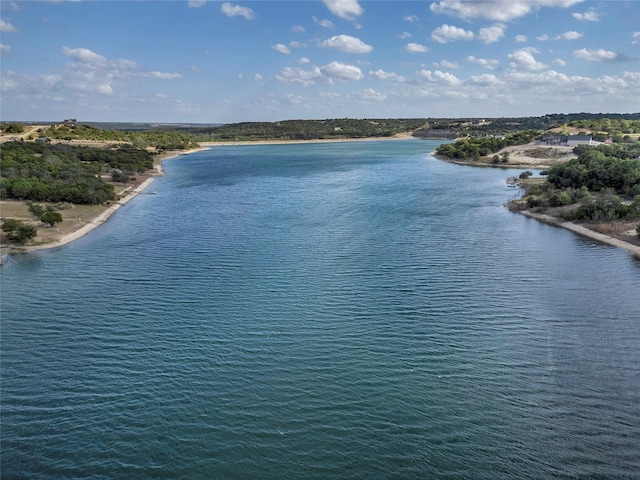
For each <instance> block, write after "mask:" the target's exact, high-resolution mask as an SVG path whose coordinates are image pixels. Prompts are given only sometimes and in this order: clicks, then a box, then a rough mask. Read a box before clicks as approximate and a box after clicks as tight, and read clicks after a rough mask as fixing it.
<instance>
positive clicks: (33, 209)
mask: <svg viewBox="0 0 640 480" xmlns="http://www.w3.org/2000/svg"><path fill="white" fill-rule="evenodd" d="M27 206H28V207H29V213H30V214H31V215H33V216H34V217H36V218H40V217H42V215H43V214H44V212H45V209H44V208H43V207H42V205H39V204H37V203H33V202H32V201H28V202H27Z"/></svg>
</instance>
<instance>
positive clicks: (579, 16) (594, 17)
mask: <svg viewBox="0 0 640 480" xmlns="http://www.w3.org/2000/svg"><path fill="white" fill-rule="evenodd" d="M572 15H573V18H575V19H576V20H580V21H581V22H599V21H600V14H599V13H598V12H596V11H595V9H593V8H589V9H588V10H587V11H586V12H584V13H578V12H575V13H573V14H572Z"/></svg>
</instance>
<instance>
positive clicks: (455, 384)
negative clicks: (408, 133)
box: [0, 140, 640, 479]
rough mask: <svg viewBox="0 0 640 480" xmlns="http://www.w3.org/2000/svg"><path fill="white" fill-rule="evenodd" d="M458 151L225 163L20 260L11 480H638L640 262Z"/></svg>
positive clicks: (6, 381)
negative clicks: (543, 219) (522, 205)
mask: <svg viewBox="0 0 640 480" xmlns="http://www.w3.org/2000/svg"><path fill="white" fill-rule="evenodd" d="M436 145H437V143H434V142H427V141H413V140H411V141H402V142H389V141H387V142H358V143H342V144H306V145H270V146H242V147H216V148H213V149H211V150H209V151H206V152H201V153H195V154H192V155H188V156H185V157H182V158H179V159H175V160H171V161H168V162H166V164H165V167H166V170H167V175H166V176H165V177H163V178H159V179H157V180H156V181H155V182H154V184H153V186H152V187H151V190H155V191H156V192H157V194H156V195H141V196H139V197H138V198H136V199H135V200H134V201H133V202H131V203H130V204H128V205H127V206H126V207H124V208H123V209H121V210H120V211H119V212H118V213H117V214H116V215H115V216H114V217H113V218H112V219H111V220H110V221H109V222H108V223H107V224H106V225H105V226H103V227H101V228H99V229H97V230H95V231H94V232H92V233H91V234H90V235H88V236H87V237H85V238H83V239H81V240H78V241H77V242H74V243H73V244H71V245H68V246H66V247H63V248H60V249H57V250H53V251H47V252H41V253H37V254H31V255H26V256H20V257H14V258H12V259H11V260H10V261H9V262H8V264H7V265H5V266H4V267H2V269H0V279H1V282H2V285H1V286H2V296H1V298H0V300H1V304H0V306H1V312H0V313H1V331H0V333H1V336H0V345H1V361H2V364H1V366H2V375H1V390H0V395H1V405H0V406H1V411H0V413H1V417H0V421H1V430H0V440H1V445H0V447H1V452H0V453H1V456H0V461H1V474H2V478H3V479H4V478H6V479H13V478H30V479H31V478H42V479H69V478H104V479H138V478H139V479H146V478H184V479H201V478H202V479H205V478H225V479H227V478H228V479H255V478H269V479H283V478H304V479H331V478H336V479H337V478H340V479H343V478H358V479H359V478H366V479H383V478H434V477H446V478H487V479H493V478H508V479H522V478H576V477H584V478H592V477H598V478H633V477H635V478H638V475H640V474H639V472H640V262H638V261H636V260H634V259H633V258H632V257H631V256H630V255H629V254H628V253H626V252H624V251H622V250H619V249H615V248H612V247H608V246H605V245H601V244H598V243H595V242H593V241H591V240H587V239H583V238H581V237H578V236H576V235H575V234H573V233H571V232H568V231H564V230H561V229H557V228H553V227H550V226H547V225H543V224H540V223H537V222H535V221H533V220H530V219H527V218H525V217H522V216H520V215H515V214H512V213H510V212H508V211H507V210H506V209H505V208H504V207H503V204H504V203H505V202H506V201H508V200H509V199H510V198H512V197H513V196H515V195H516V194H517V192H515V191H514V190H513V189H508V188H507V187H506V184H505V178H506V177H507V176H511V175H515V174H518V173H519V171H516V170H510V171H505V170H494V169H474V168H468V167H462V166H456V165H451V164H448V163H444V162H440V161H437V160H435V159H433V158H432V157H431V156H430V155H429V152H430V151H432V150H433V149H434V148H435V146H436Z"/></svg>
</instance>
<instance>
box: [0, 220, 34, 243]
mask: <svg viewBox="0 0 640 480" xmlns="http://www.w3.org/2000/svg"><path fill="white" fill-rule="evenodd" d="M2 231H3V232H5V233H6V234H7V238H8V239H9V240H13V241H15V242H17V243H24V242H26V241H27V240H30V239H32V238H34V237H35V236H36V235H37V234H38V231H37V230H36V227H34V226H33V225H27V224H26V223H24V222H23V221H22V220H16V219H15V218H10V219H8V220H5V222H4V223H3V224H2Z"/></svg>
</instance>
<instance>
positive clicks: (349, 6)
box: [322, 0, 364, 20]
mask: <svg viewBox="0 0 640 480" xmlns="http://www.w3.org/2000/svg"><path fill="white" fill-rule="evenodd" d="M322 1H323V3H324V4H325V5H326V7H327V8H328V9H329V11H330V12H331V13H333V14H334V15H335V16H336V17H340V18H343V19H345V20H354V19H356V18H358V17H359V16H360V15H362V14H363V13H364V9H363V8H362V7H361V6H360V5H358V0H322Z"/></svg>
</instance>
